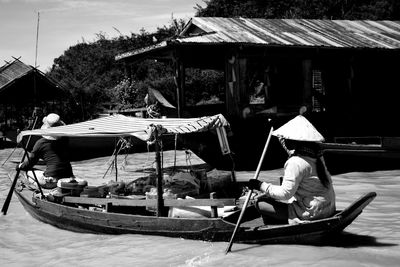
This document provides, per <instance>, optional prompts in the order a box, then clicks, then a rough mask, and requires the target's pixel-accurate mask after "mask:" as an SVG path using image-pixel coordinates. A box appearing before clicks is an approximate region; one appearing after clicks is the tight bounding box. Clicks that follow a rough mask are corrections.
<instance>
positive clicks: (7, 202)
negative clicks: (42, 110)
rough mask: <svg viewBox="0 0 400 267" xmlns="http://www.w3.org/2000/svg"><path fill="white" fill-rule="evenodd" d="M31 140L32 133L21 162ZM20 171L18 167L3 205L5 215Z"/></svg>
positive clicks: (2, 209) (2, 210)
mask: <svg viewBox="0 0 400 267" xmlns="http://www.w3.org/2000/svg"><path fill="white" fill-rule="evenodd" d="M37 119H38V117H36V118H35V122H34V123H33V127H32V128H33V129H34V127H35V125H36V122H37ZM30 141H31V135H30V136H29V138H28V142H26V146H25V149H24V151H25V152H24V155H23V156H22V160H21V162H24V160H25V157H26V156H27V153H28V146H29V142H30ZM19 172H20V169H18V170H17V172H16V173H15V176H14V180H13V182H12V184H11V187H10V191H9V192H8V195H7V198H6V201H4V204H3V207H2V208H1V212H2V213H3V214H4V215H6V214H7V210H8V206H9V205H10V202H11V197H12V195H13V192H14V188H15V186H16V184H17V180H18V176H19Z"/></svg>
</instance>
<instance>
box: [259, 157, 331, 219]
mask: <svg viewBox="0 0 400 267" xmlns="http://www.w3.org/2000/svg"><path fill="white" fill-rule="evenodd" d="M316 161H317V160H316V159H315V158H311V157H306V156H292V157H290V158H289V159H288V160H287V161H286V163H285V166H284V175H283V180H282V184H281V185H279V186H277V185H272V184H270V183H264V184H263V185H262V186H261V190H262V191H265V192H266V193H267V195H269V196H270V197H271V198H273V199H276V200H290V201H289V202H290V204H289V223H290V222H292V221H293V220H294V221H296V219H297V220H298V219H299V220H315V219H321V218H326V217H329V216H331V215H332V214H333V213H334V212H335V210H336V207H335V192H334V190H333V186H332V181H331V177H330V175H329V173H328V171H327V170H325V171H326V173H327V175H328V179H329V180H330V185H329V187H328V188H326V187H324V186H323V185H322V183H321V182H320V180H319V178H318V176H317V167H316Z"/></svg>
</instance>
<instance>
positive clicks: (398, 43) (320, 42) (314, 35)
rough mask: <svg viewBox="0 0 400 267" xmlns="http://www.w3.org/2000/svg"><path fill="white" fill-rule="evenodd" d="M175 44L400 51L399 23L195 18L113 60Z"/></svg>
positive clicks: (385, 21) (383, 21)
mask: <svg viewBox="0 0 400 267" xmlns="http://www.w3.org/2000/svg"><path fill="white" fill-rule="evenodd" d="M175 43H178V44H183V45H184V44H210V45H214V44H215V45H218V44H234V43H236V44H243V45H260V46H296V47H326V48H379V49H400V21H388V20H382V21H371V20H309V19H247V18H220V17H194V18H192V19H191V20H190V21H189V22H188V23H187V24H186V26H185V28H184V30H183V31H182V33H181V35H180V36H179V37H177V38H175V39H173V40H171V41H167V42H162V43H159V44H156V45H153V46H149V47H145V48H141V49H138V50H133V51H129V52H126V53H123V54H120V55H117V56H116V59H117V60H119V59H124V58H128V57H131V56H136V55H140V54H144V53H148V52H155V50H160V49H165V48H166V47H168V46H169V45H170V44H175Z"/></svg>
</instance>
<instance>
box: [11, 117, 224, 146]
mask: <svg viewBox="0 0 400 267" xmlns="http://www.w3.org/2000/svg"><path fill="white" fill-rule="evenodd" d="M151 126H158V127H159V130H161V131H162V132H163V133H164V134H186V133H194V132H204V131H208V130H211V129H215V128H217V127H223V126H229V123H228V121H227V120H226V119H225V117H224V116H223V115H222V114H217V115H214V116H207V117H200V118H185V119H182V118H165V119H146V118H138V117H129V116H124V115H120V114H116V115H111V116H108V117H104V118H99V119H94V120H88V121H84V122H79V123H74V124H69V125H64V126H58V127H52V128H48V129H36V130H30V131H22V132H21V133H20V134H19V135H18V142H21V140H22V138H23V137H24V136H27V135H45V136H54V137H57V136H68V137H78V136H79V137H100V136H107V137H123V136H135V137H137V138H139V139H141V140H143V141H147V140H148V139H149V137H150V135H151V133H152V131H151V128H152V127H151ZM160 127H161V129H160Z"/></svg>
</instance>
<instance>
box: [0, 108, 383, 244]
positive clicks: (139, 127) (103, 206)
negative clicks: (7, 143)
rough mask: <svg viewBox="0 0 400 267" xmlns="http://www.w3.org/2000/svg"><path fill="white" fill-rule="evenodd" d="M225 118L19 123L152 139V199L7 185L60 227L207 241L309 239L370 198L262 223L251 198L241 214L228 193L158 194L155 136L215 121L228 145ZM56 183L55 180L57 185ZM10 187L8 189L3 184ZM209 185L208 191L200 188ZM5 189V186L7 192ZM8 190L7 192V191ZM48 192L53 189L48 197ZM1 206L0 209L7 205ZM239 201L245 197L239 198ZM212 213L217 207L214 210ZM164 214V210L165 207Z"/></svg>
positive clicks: (334, 227)
mask: <svg viewBox="0 0 400 267" xmlns="http://www.w3.org/2000/svg"><path fill="white" fill-rule="evenodd" d="M227 126H229V124H228V122H227V121H226V120H225V118H224V117H223V116H222V115H215V116H210V117H202V118H191V119H159V120H157V119H151V120H148V119H139V118H129V117H126V116H122V115H117V116H109V117H106V118H101V119H95V120H92V121H87V122H82V123H77V124H72V125H65V126H59V127H54V128H49V129H38V130H32V131H23V132H22V133H21V136H20V137H21V138H22V137H23V136H29V135H47V136H69V137H73V136H82V137H96V136H108V137H110V136H113V137H126V136H132V135H134V136H136V137H138V138H140V139H142V140H145V141H148V142H151V143H152V144H154V145H155V152H156V153H155V155H156V160H155V162H156V176H157V180H156V189H157V194H156V199H153V198H150V197H149V198H145V197H144V196H141V197H140V198H136V197H134V196H133V195H128V196H115V197H110V198H107V197H88V196H86V197H83V196H82V194H79V195H77V196H74V194H70V195H63V194H61V195H57V198H54V195H52V194H51V193H50V192H45V190H42V189H41V188H40V187H38V188H36V190H34V192H32V187H31V186H30V185H29V184H28V183H26V182H25V180H24V179H22V178H21V179H19V183H17V182H16V181H18V180H17V179H18V178H19V177H20V176H19V175H17V174H20V173H17V174H15V175H14V180H13V183H12V187H11V188H12V190H14V192H15V194H16V195H17V196H18V199H19V200H20V202H21V203H22V205H23V207H24V208H25V209H26V210H27V211H28V212H29V213H30V214H31V215H32V216H33V217H34V218H36V219H38V220H40V221H43V222H45V223H49V224H51V225H54V226H57V227H59V228H62V229H66V230H71V231H77V232H89V233H102V234H146V235H160V236H168V237H180V238H187V239H198V240H207V241H229V240H230V238H231V237H232V236H233V234H234V232H235V235H234V237H235V239H234V240H235V242H242V243H315V242H321V241H326V240H331V239H332V238H335V234H337V233H339V232H341V231H343V229H345V228H346V227H347V226H348V225H349V224H351V223H352V222H353V221H354V220H355V219H356V218H357V216H358V215H360V213H361V212H362V211H363V209H364V208H365V207H366V206H367V205H368V204H369V203H370V202H371V201H372V200H373V199H374V198H375V196H376V193H374V192H371V193H367V194H365V195H364V196H362V197H361V198H359V199H358V200H356V201H355V202H354V203H352V204H351V205H350V206H348V207H347V208H346V209H344V210H343V211H337V212H336V213H335V215H334V216H332V217H330V218H326V219H321V220H314V221H309V222H304V223H301V224H295V225H289V224H285V225H265V224H264V222H263V220H262V218H261V217H260V215H259V213H258V212H257V211H256V209H255V208H254V206H249V207H248V208H247V209H246V210H245V213H244V216H243V217H242V218H241V221H240V222H241V224H240V226H239V228H238V229H237V231H235V228H236V226H237V222H238V218H239V217H240V216H241V215H242V214H241V202H240V201H239V200H238V199H235V198H224V199H214V198H212V197H210V199H206V198H200V197H199V198H196V199H164V198H163V182H164V181H163V179H164V178H163V174H162V168H161V165H162V164H161V157H160V147H159V139H158V138H159V137H160V138H161V137H162V135H165V134H187V133H193V132H202V131H210V130H212V129H217V134H218V137H219V139H220V145H221V150H222V151H223V152H224V153H229V145H228V144H227V143H226V139H225V138H224V134H225V131H224V130H222V127H227ZM16 184H18V187H15V185H16ZM60 187H61V188H62V186H60ZM10 192H11V193H12V191H10ZM208 193H210V192H208ZM9 195H10V194H9ZM11 195H12V194H11ZM51 196H53V197H51ZM9 199H10V198H9V197H7V199H6V200H8V202H7V201H6V203H7V205H4V206H3V209H2V211H3V213H4V214H5V213H6V211H7V207H8V203H9ZM245 203H246V202H245ZM227 206H228V207H230V209H231V210H230V213H220V212H219V211H218V210H219V209H218V208H223V207H227ZM199 207H207V212H209V215H210V216H202V217H193V216H192V217H191V216H173V215H171V216H169V215H170V213H169V212H168V211H171V209H172V210H173V209H181V210H187V209H189V210H190V209H198V208H199ZM218 213H220V214H218ZM167 214H168V215H167Z"/></svg>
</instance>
